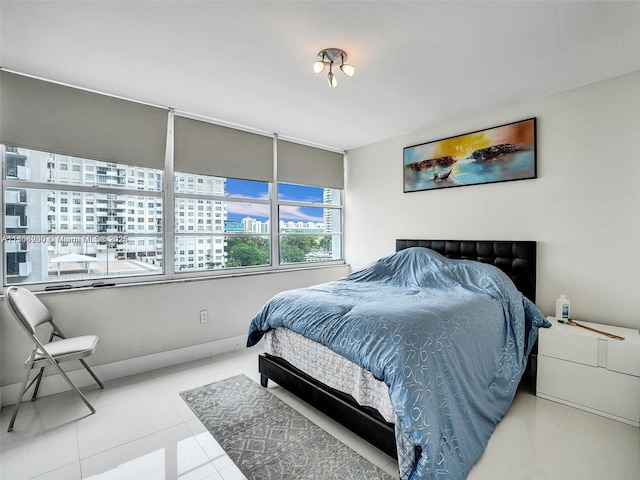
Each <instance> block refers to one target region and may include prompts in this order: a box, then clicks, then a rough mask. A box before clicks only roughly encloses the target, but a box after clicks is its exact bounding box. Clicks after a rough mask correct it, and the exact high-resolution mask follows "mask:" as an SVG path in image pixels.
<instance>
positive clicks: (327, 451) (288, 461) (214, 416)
mask: <svg viewBox="0 0 640 480" xmlns="http://www.w3.org/2000/svg"><path fill="white" fill-rule="evenodd" d="M180 395H181V396H182V398H183V399H184V401H185V402H187V404H188V405H189V407H190V408H191V410H193V412H194V413H195V414H196V416H197V417H198V418H199V419H200V421H201V422H202V423H203V424H204V426H205V427H207V429H208V430H209V432H211V434H212V435H213V437H214V438H215V439H216V440H217V442H218V443H219V444H220V446H221V447H222V448H223V449H224V451H225V452H226V453H227V455H229V457H230V458H231V460H233V462H234V463H235V464H236V465H237V467H238V468H239V469H240V470H241V471H242V473H243V474H244V476H245V477H247V479H248V480H330V479H335V480H346V479H349V480H375V479H379V480H393V477H392V476H391V475H389V474H388V473H386V472H384V471H383V470H382V469H380V468H378V467H377V466H375V465H374V464H372V463H371V462H369V461H368V460H367V459H365V458H364V457H362V456H361V455H359V454H358V453H356V452H355V451H353V450H352V449H351V448H349V447H347V446H346V445H345V444H343V443H341V442H340V441H339V440H337V439H336V438H335V437H333V436H331V435H330V434H328V433H327V432H325V431H324V430H323V429H322V428H320V427H318V426H317V425H316V424H315V423H313V422H312V421H310V420H309V419H307V418H306V417H305V416H304V415H302V414H300V413H298V412H297V411H296V410H294V409H293V408H291V407H290V406H289V405H287V404H286V403H284V402H283V401H282V400H280V399H279V398H278V397H276V396H275V395H273V394H272V393H271V392H269V391H268V390H267V389H266V388H263V387H261V386H260V385H259V384H257V383H256V382H254V381H252V380H250V379H249V378H248V377H247V376H245V375H238V376H235V377H231V378H227V379H225V380H222V381H219V382H215V383H211V384H209V385H204V386H202V387H199V388H195V389H193V390H188V391H186V392H181V393H180Z"/></svg>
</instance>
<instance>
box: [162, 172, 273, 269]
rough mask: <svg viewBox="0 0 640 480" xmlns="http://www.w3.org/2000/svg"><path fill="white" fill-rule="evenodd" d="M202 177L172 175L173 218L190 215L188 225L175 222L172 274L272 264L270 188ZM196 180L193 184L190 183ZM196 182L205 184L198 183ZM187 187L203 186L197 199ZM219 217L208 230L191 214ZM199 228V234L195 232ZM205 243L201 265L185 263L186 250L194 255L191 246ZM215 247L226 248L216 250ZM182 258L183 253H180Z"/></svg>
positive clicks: (182, 222) (234, 180)
mask: <svg viewBox="0 0 640 480" xmlns="http://www.w3.org/2000/svg"><path fill="white" fill-rule="evenodd" d="M205 178H206V176H203V175H195V174H186V173H179V172H178V173H176V174H175V181H174V185H175V212H176V216H177V218H180V219H181V218H182V217H183V216H184V210H185V209H186V210H187V211H188V216H187V218H186V221H183V220H181V221H180V222H176V226H175V229H176V237H175V250H176V253H177V255H176V259H175V271H176V272H188V271H194V270H205V271H206V270H217V269H228V268H236V267H264V266H268V265H270V264H271V239H270V233H269V232H270V226H269V225H270V208H271V207H270V205H271V202H270V201H269V184H268V183H267V182H258V181H252V180H238V179H232V178H222V179H221V178H216V179H215V180H216V181H215V182H212V181H210V180H211V179H208V180H209V181H207V182H205V181H204V180H205ZM194 180H195V182H194ZM200 180H203V181H202V182H200ZM191 183H197V184H199V185H206V188H204V189H203V190H202V191H201V192H200V193H198V194H197V195H198V196H197V197H193V196H191V195H189V196H186V195H183V194H185V193H188V191H189V187H185V184H186V185H189V184H191ZM196 208H198V209H200V208H202V210H203V211H207V212H212V211H214V210H216V211H219V212H220V218H219V219H218V220H216V223H215V224H211V222H208V223H207V224H206V225H205V224H204V222H203V221H202V220H198V219H197V218H196V217H195V216H194V214H193V212H189V211H190V210H194V209H196ZM195 227H197V229H196V228H195ZM204 239H206V240H207V247H206V248H204V249H199V250H201V251H202V254H203V256H204V262H201V263H198V264H195V263H189V262H185V261H183V259H182V258H181V256H180V255H181V253H180V252H182V251H184V250H185V249H186V250H187V251H188V252H189V253H191V254H192V253H193V251H194V249H195V246H196V245H197V244H201V243H202V240H204ZM214 244H218V245H219V244H222V245H223V246H224V248H222V249H220V248H218V249H214V248H213V245H214ZM182 255H183V254H182Z"/></svg>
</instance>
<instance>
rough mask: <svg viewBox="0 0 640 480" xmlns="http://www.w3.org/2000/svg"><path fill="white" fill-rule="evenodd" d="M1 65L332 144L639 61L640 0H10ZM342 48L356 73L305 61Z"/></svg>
mask: <svg viewBox="0 0 640 480" xmlns="http://www.w3.org/2000/svg"><path fill="white" fill-rule="evenodd" d="M0 22H1V28H2V30H1V37H0V40H1V50H0V55H1V56H0V65H1V66H2V67H4V68H7V69H10V70H14V71H19V72H24V73H28V74H32V75H36V76H40V77H43V78H48V79H52V80H56V81H60V82H64V83H69V84H72V85H77V86H80V87H86V88H90V89H94V90H98V91H102V92H106V93H110V94H115V95H119V96H123V97H127V98H131V99H135V100H141V101H145V102H149V103H153V104H157V105H164V106H168V107H173V108H175V109H177V110H180V111H184V112H188V113H193V114H199V115H202V116H205V117H210V118H212V119H216V120H221V121H225V122H229V123H232V124H237V125H241V126H245V127H251V128H254V129H258V130H263V131H267V132H273V133H278V134H279V135H281V136H283V137H287V138H290V139H298V140H302V141H305V142H309V143H314V144H318V145H322V146H327V147H332V148H336V149H345V150H348V149H352V148H355V147H359V146H362V145H367V144H370V143H373V142H377V141H380V140H384V139H387V138H391V137H394V136H398V135H402V134H405V133H408V132H412V131H416V130H420V129H425V128H429V127H431V126H434V125H437V124H438V123H440V122H444V121H448V120H453V119H457V118H461V117H468V116H472V115H476V114H479V113H482V112H487V111H493V110H498V109H501V108H504V107H506V106H509V105H512V104H519V103H522V102H525V101H527V100H530V99H535V98H539V97H543V96H547V95H550V94H553V93H557V92H562V91H566V90H570V89H573V88H576V87H579V86H582V85H587V84H590V83H594V82H599V81H602V80H605V79H608V78H613V77H617V76H620V75H624V74H627V73H630V72H634V71H638V70H640V2H636V1H633V2H625V1H614V2H605V1H596V2H576V1H571V2H560V1H555V2H539V1H534V2H528V1H511V2H501V1H469V2H458V1H441V2H435V1H412V2H404V1H386V2H385V1H376V2H372V1H332V2H329V1H312V2H304V1H286V2H274V1H256V2H246V1H197V2H192V1H86V0H85V1H42V2H35V1H5V0H2V2H1V3H0ZM327 47H338V48H342V49H344V50H346V51H347V53H348V55H349V63H352V64H353V65H354V66H355V67H356V73H355V75H354V76H353V77H352V78H348V77H346V76H344V75H343V74H342V73H341V72H338V73H337V79H338V82H339V83H338V86H337V88H335V89H331V88H329V86H328V84H327V81H326V73H325V74H320V75H316V74H315V73H313V70H312V64H313V62H314V61H315V59H316V54H317V53H318V51H319V50H321V49H323V48H327Z"/></svg>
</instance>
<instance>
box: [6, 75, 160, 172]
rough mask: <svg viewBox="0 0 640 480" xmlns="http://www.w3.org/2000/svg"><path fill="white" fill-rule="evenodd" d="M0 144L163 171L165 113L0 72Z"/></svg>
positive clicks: (142, 105)
mask: <svg viewBox="0 0 640 480" xmlns="http://www.w3.org/2000/svg"><path fill="white" fill-rule="evenodd" d="M0 96H1V98H2V101H1V102H0V141H1V142H2V143H4V144H6V145H14V146H17V147H24V148H31V149H34V150H41V151H45V152H52V153H58V154H63V155H71V156H74V157H81V158H90V159H94V160H103V161H109V162H116V163H123V164H129V165H138V166H141V167H151V168H158V169H162V168H164V159H165V150H166V143H167V119H168V110H167V109H163V108H159V107H152V106H149V105H144V104H141V103H137V102H132V101H129V100H123V99H120V98H115V97H111V96H108V95H102V94H99V93H94V92H88V91H86V90H81V89H78V88H73V87H67V86H63V85H58V84H55V83H52V82H46V81H43V80H38V79H35V78H30V77H26V76H23V75H17V74H13V73H10V72H6V71H0Z"/></svg>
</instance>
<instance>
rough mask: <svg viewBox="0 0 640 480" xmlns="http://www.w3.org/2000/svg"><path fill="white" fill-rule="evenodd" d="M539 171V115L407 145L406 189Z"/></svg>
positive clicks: (482, 181) (526, 175)
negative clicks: (537, 141) (537, 134)
mask: <svg viewBox="0 0 640 480" xmlns="http://www.w3.org/2000/svg"><path fill="white" fill-rule="evenodd" d="M536 177H537V158H536V118H535V117H534V118H528V119H526V120H521V121H518V122H512V123H507V124H504V125H498V126H497V127H491V128H487V129H484V130H476V131H475V132H470V133H465V134H463V135H457V136H454V137H448V138H443V139H440V140H434V141H431V142H426V143H420V144H418V145H412V146H409V147H405V148H404V149H403V185H404V193H409V192H419V191H424V190H436V189H441V188H450V187H461V186H466V185H479V184H485V183H498V182H509V181H514V180H528V179H532V178H536Z"/></svg>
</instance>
